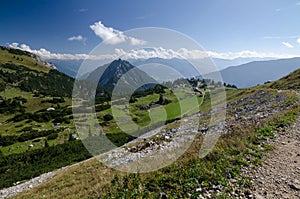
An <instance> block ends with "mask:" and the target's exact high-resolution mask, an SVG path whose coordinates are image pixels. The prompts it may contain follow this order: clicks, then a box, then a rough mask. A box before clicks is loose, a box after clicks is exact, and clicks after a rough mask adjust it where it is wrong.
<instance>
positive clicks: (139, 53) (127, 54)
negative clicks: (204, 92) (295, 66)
mask: <svg viewBox="0 0 300 199" xmlns="http://www.w3.org/2000/svg"><path fill="white" fill-rule="evenodd" d="M9 47H11V48H17V49H20V50H25V51H28V52H31V53H34V54H36V55H38V56H40V57H42V58H44V59H61V60H82V59H90V60H109V59H110V60H112V59H118V58H122V59H149V58H157V57H158V58H163V59H172V58H185V59H195V60H197V59H203V58H208V57H209V58H219V59H236V58H275V59H283V58H292V57H299V55H293V54H276V53H264V52H257V51H250V50H244V51H239V52H227V53H220V52H214V51H202V50H188V49H186V48H181V49H178V50H172V49H165V48H162V47H159V48H147V49H137V50H130V51H125V50H123V49H115V51H114V52H113V53H112V54H104V55H89V54H64V53H63V54H61V53H53V52H50V51H48V50H46V49H44V48H41V49H39V50H33V49H31V48H30V46H28V45H26V44H22V45H19V44H18V43H16V42H15V43H11V44H9Z"/></svg>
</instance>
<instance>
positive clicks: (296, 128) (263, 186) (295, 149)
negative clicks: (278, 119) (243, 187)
mask: <svg viewBox="0 0 300 199" xmlns="http://www.w3.org/2000/svg"><path fill="white" fill-rule="evenodd" d="M276 136H277V138H276V139H275V140H272V141H270V144H271V145H273V146H274V150H272V151H271V152H270V153H269V154H268V155H267V156H266V157H265V159H264V161H263V165H262V166H261V167H260V168H258V169H257V170H255V171H252V172H250V173H248V175H249V176H250V178H251V179H252V182H253V185H254V195H255V196H256V198H257V199H262V198H267V199H269V198H270V199H271V198H272V199H275V198H278V199H283V198H286V199H299V198H300V117H299V118H298V119H297V121H296V123H295V124H294V125H293V126H292V127H291V128H289V129H288V130H286V131H284V130H283V131H279V132H276Z"/></svg>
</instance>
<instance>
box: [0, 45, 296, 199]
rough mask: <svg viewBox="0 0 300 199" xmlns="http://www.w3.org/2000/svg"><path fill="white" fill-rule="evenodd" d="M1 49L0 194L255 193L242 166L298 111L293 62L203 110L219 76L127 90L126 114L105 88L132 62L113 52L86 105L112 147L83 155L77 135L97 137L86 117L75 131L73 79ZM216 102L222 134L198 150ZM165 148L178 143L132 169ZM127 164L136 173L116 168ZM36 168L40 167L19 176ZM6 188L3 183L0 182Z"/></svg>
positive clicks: (267, 147)
mask: <svg viewBox="0 0 300 199" xmlns="http://www.w3.org/2000/svg"><path fill="white" fill-rule="evenodd" d="M1 50H2V51H1V53H0V55H1V56H3V57H4V58H3V59H1V60H3V61H2V62H1V68H0V82H1V85H2V86H1V88H2V89H1V92H0V96H1V98H0V103H1V108H0V112H1V115H0V125H1V128H0V143H1V144H0V145H1V146H0V172H1V176H0V187H1V189H2V190H1V192H0V193H1V194H2V196H3V197H7V196H14V195H16V194H18V193H19V192H21V191H23V192H22V193H20V195H17V196H15V197H16V198H44V197H47V198H53V197H54V198H67V197H68V196H70V195H73V194H75V195H76V198H82V197H87V196H88V197H91V198H97V197H100V195H101V198H102V197H104V198H119V197H125V198H131V197H147V198H158V197H161V198H164V197H175V198H176V197H177V198H178V197H179V198H195V197H198V198H201V197H202V198H224V197H248V198H254V197H255V194H256V192H253V190H255V189H254V187H255V185H253V183H255V182H252V181H251V179H250V177H249V176H247V175H246V176H243V175H244V174H245V172H244V171H245V169H246V171H247V170H250V169H256V168H258V167H259V166H260V165H261V164H262V163H263V161H264V157H265V155H267V154H268V153H269V152H270V151H271V152H272V147H273V146H272V144H271V142H272V140H275V139H277V134H276V133H277V132H278V131H282V129H287V131H288V128H289V127H290V125H292V124H293V123H294V122H295V121H297V117H298V113H299V94H298V93H297V91H299V89H300V86H299V81H298V80H299V69H298V70H297V71H295V72H293V73H291V74H289V75H288V76H286V77H283V78H281V79H280V80H278V81H274V82H269V83H266V84H263V85H260V86H256V87H252V88H245V89H237V88H236V87H235V86H234V85H230V84H224V85H226V87H225V88H224V90H225V92H226V96H227V97H226V100H227V106H226V107H223V109H218V110H212V107H211V99H210V96H211V94H212V93H214V92H216V93H218V92H219V90H220V89H222V86H223V84H222V83H220V82H214V81H212V80H208V79H207V80H203V79H196V78H190V79H178V80H176V81H174V82H164V83H162V84H161V85H156V86H147V87H144V89H142V90H137V91H136V92H134V93H133V95H132V96H131V97H130V99H128V100H130V103H129V107H127V108H128V109H129V115H128V114H124V110H125V109H127V108H126V107H125V106H124V105H122V100H124V99H122V98H121V99H119V101H118V100H117V101H113V102H110V97H111V92H110V90H109V89H105V88H110V87H111V86H112V85H114V84H115V82H117V81H118V78H117V77H116V76H114V75H115V74H118V73H119V72H120V71H119V68H122V70H123V73H125V72H126V71H127V70H130V69H131V68H132V67H133V66H131V65H130V63H129V62H124V61H122V60H116V61H115V62H113V64H112V67H111V68H110V69H111V71H113V72H111V71H110V73H107V74H110V75H106V76H105V77H107V76H108V77H107V78H108V79H109V80H111V81H110V82H109V81H107V80H106V79H104V80H103V79H102V80H100V83H101V82H102V83H103V82H108V84H105V85H104V84H102V85H98V88H97V89H98V90H97V92H99V93H101V95H96V97H95V111H96V118H97V122H98V123H99V124H100V125H101V126H102V127H103V130H104V132H105V135H106V136H107V138H108V139H109V140H110V141H111V142H112V143H113V144H114V145H116V147H118V148H116V149H114V150H112V151H108V152H106V153H104V154H102V155H100V156H97V157H96V158H91V157H92V155H91V154H90V152H89V151H88V150H87V149H86V148H85V146H84V144H83V143H82V142H84V141H85V140H84V139H90V140H97V134H95V132H96V130H95V127H93V126H92V125H91V126H89V127H88V131H89V133H88V135H87V137H85V138H81V137H80V138H79V139H78V132H77V131H76V125H75V123H74V113H73V112H72V108H73V107H72V98H71V97H72V86H73V83H74V79H73V78H70V77H68V76H67V75H65V74H62V73H60V72H59V71H57V70H55V69H53V67H52V68H50V67H49V66H50V65H51V64H47V63H46V62H44V61H40V60H39V59H37V58H33V57H34V55H32V54H27V53H26V52H24V51H19V50H14V51H11V50H10V49H6V48H1ZM1 56H0V57H1ZM17 58H18V59H17ZM22 60H23V61H22ZM24 60H26V61H24ZM27 64H29V65H30V66H27ZM40 65H41V66H40ZM127 66H129V69H127V68H126V67H127ZM140 79H143V78H142V77H141V78H140ZM130 81H133V80H130ZM139 81H140V80H139ZM185 83H188V84H190V85H192V86H193V89H192V90H191V88H190V87H189V85H185ZM195 88H196V89H195ZM195 96H196V97H195ZM220 102H221V101H220ZM87 108H92V107H89V106H87ZM162 109H164V110H165V112H162ZM150 110H151V111H150ZM223 110H226V114H227V116H226V120H225V123H224V128H223V130H222V131H220V133H221V137H220V139H219V140H218V142H217V143H216V146H215V147H214V148H213V150H212V152H211V153H209V154H208V155H207V156H205V157H204V158H199V151H201V147H202V145H203V144H204V140H205V138H206V136H209V135H210V132H214V131H218V129H220V128H219V126H218V125H217V126H214V125H213V126H210V125H209V120H210V118H211V115H212V114H213V113H214V112H216V111H217V112H218V111H223ZM113 111H115V112H114V113H113ZM75 114H76V113H75ZM75 116H76V115H75ZM114 117H116V118H118V120H119V121H121V123H117V122H116V120H115V119H116V118H114ZM122 122H123V123H122ZM132 122H133V123H132ZM181 122H182V123H183V125H181V124H180V123H181ZM133 124H134V125H133ZM118 125H122V126H123V129H122V130H124V129H125V131H126V132H131V134H126V133H124V132H123V131H122V130H121V129H120V128H119V127H118ZM136 125H138V126H139V128H138V129H136ZM195 126H196V128H194V127H195ZM137 137H138V138H137ZM136 138H137V139H136ZM82 139H83V140H82ZM189 140H190V146H187V147H186V150H187V151H180V150H181V149H179V148H178V146H179V145H180V144H181V143H185V142H189ZM168 151H179V153H178V154H177V156H176V158H175V159H177V158H178V159H177V160H176V161H175V159H172V161H171V162H170V163H168V164H167V165H166V167H164V168H161V169H159V170H157V171H153V172H151V173H143V170H140V172H139V170H138V167H137V165H139V164H140V163H139V161H142V162H143V161H145V162H147V161H149V160H150V162H151V161H152V163H154V161H153V160H152V159H151V157H152V155H153V154H157V153H158V154H159V153H161V154H160V155H159V157H160V158H161V159H156V160H155V161H156V164H157V166H159V165H160V164H162V163H163V162H164V161H166V159H165V157H166V156H165V155H166V153H168ZM181 152H182V153H181ZM89 158H91V159H89ZM96 159H100V160H101V161H102V162H103V163H100V162H98V161H97V160H96ZM173 160H174V161H175V162H173ZM81 161H83V162H82V163H78V162H81ZM74 163H77V164H75V165H74V166H71V167H69V166H68V165H72V164H74ZM164 164H166V163H164ZM162 165H163V164H162ZM62 167H64V169H60V168H62ZM128 168H129V169H130V170H131V171H133V170H135V172H133V174H127V173H125V172H120V171H118V170H126V169H128ZM57 169H58V170H57ZM250 171H251V170H250ZM47 172H48V174H44V173H47ZM41 174H44V176H43V175H42V177H38V178H36V179H35V180H33V181H29V182H26V181H28V180H30V179H32V178H34V177H37V176H39V175H41ZM23 183H25V184H23ZM18 184H19V185H18ZM14 185H16V186H15V187H14ZM91 186H92V187H93V188H92V189H90V188H89V187H91ZM7 187H11V188H9V189H3V188H7ZM19 187H23V188H19ZM28 189H29V190H28ZM20 190H21V191H20ZM25 190H28V191H25ZM72 193H73V194H72ZM291 194H292V193H291ZM2 196H1V197H2Z"/></svg>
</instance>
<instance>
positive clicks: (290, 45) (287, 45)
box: [281, 42, 294, 48]
mask: <svg viewBox="0 0 300 199" xmlns="http://www.w3.org/2000/svg"><path fill="white" fill-rule="evenodd" d="M281 43H282V44H283V45H284V46H286V47H288V48H294V46H293V45H292V44H290V43H289V42H281Z"/></svg>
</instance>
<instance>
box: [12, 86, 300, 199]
mask: <svg viewBox="0 0 300 199" xmlns="http://www.w3.org/2000/svg"><path fill="white" fill-rule="evenodd" d="M235 92H237V93H238V94H237V93H234V91H228V92H227V93H228V95H227V96H228V98H229V99H228V100H229V101H233V100H236V99H237V98H239V97H238V96H248V95H250V94H251V93H252V91H250V90H236V91H235ZM254 92H256V91H254ZM291 97H292V96H291ZM206 99H208V98H206ZM203 105H204V106H205V107H204V108H202V109H203V110H204V109H206V107H209V103H208V102H207V101H206V100H204V104H203ZM299 112H300V108H299V105H298V104H296V105H294V106H291V107H290V108H288V109H286V110H285V111H283V112H281V113H279V114H278V115H276V116H275V117H273V118H271V119H269V120H268V121H265V123H264V124H261V125H259V126H253V125H251V126H247V128H245V126H241V125H239V124H237V125H236V126H235V130H234V131H233V132H232V133H231V134H230V135H229V134H226V135H223V136H222V137H221V139H219V141H218V143H217V145H216V147H215V148H214V150H213V151H212V153H210V154H209V155H208V156H206V157H205V158H204V159H199V157H198V151H199V149H200V147H201V143H202V137H200V136H199V137H197V138H196V139H195V140H194V143H193V144H192V146H191V147H190V149H189V150H188V151H187V152H186V153H185V154H184V155H183V156H182V157H180V159H178V160H177V161H176V162H174V163H173V164H171V165H169V166H167V167H165V168H163V169H160V170H158V171H154V172H151V173H145V174H127V173H122V172H119V171H116V170H114V169H110V168H108V167H106V166H104V165H102V164H101V163H99V162H97V161H95V160H91V161H88V162H86V163H83V164H81V165H78V166H74V167H72V168H71V169H69V170H65V171H63V172H61V173H60V174H59V175H57V176H56V177H55V178H53V179H51V180H50V181H48V182H46V183H43V184H41V185H40V186H38V187H37V188H34V189H32V190H29V191H26V192H24V193H21V194H20V195H19V196H17V197H15V198H74V197H76V198H159V197H160V193H162V192H163V193H165V194H166V195H168V197H169V198H187V197H190V198H197V197H198V196H199V195H200V194H201V191H200V192H197V191H196V189H197V188H199V186H201V187H202V189H206V188H207V189H211V188H212V187H213V185H221V186H222V187H223V189H222V192H221V193H219V194H216V193H212V198H228V197H229V193H230V192H232V191H233V187H232V186H231V183H230V179H232V178H235V179H237V182H236V184H237V185H238V186H239V187H240V188H239V190H238V191H239V192H240V193H242V192H243V191H244V190H246V189H250V188H251V182H250V180H249V179H248V178H246V177H241V176H240V174H241V167H243V166H249V165H260V164H261V162H262V158H263V156H264V154H265V153H267V152H268V151H269V150H271V149H272V147H271V146H270V145H267V144H264V143H265V142H264V140H265V139H273V138H274V136H273V134H272V132H273V131H274V130H277V129H279V128H283V127H288V126H289V125H291V124H292V123H293V122H294V121H295V119H296V118H297V117H298V116H299ZM188 193H189V194H190V195H188Z"/></svg>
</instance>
